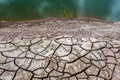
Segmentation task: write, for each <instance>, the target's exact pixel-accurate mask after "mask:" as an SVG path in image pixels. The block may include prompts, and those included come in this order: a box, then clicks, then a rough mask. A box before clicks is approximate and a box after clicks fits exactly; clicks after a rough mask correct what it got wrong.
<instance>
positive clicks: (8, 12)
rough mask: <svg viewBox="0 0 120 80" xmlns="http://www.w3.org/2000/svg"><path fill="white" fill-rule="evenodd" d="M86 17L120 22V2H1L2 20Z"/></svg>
mask: <svg viewBox="0 0 120 80" xmlns="http://www.w3.org/2000/svg"><path fill="white" fill-rule="evenodd" d="M84 16H85V17H86V16H87V17H94V18H99V19H103V20H108V21H119V20H120V0H0V19H1V20H31V19H40V18H46V17H60V18H71V17H84Z"/></svg>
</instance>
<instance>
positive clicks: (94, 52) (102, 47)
mask: <svg viewBox="0 0 120 80" xmlns="http://www.w3.org/2000/svg"><path fill="white" fill-rule="evenodd" d="M119 70H120V41H118V40H103V39H96V38H80V39H79V38H72V37H58V38H54V39H50V38H47V37H36V38H23V39H14V40H10V41H2V42H0V79H1V80H120V77H119V76H120V71H119Z"/></svg>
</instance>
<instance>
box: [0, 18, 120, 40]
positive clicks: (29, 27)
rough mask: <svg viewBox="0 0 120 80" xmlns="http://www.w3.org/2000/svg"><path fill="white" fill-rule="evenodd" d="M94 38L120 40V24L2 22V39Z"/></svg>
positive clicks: (90, 21) (58, 21)
mask: <svg viewBox="0 0 120 80" xmlns="http://www.w3.org/2000/svg"><path fill="white" fill-rule="evenodd" d="M46 35H48V36H49V37H55V36H61V35H69V36H72V37H80V38H81V37H94V38H99V37H101V38H109V39H111V38H114V39H120V23H119V22H117V23H111V22H105V21H101V20H96V19H93V20H87V19H83V20H82V19H69V20H68V19H56V18H54V19H52V18H51V19H43V20H32V21H16V22H13V21H1V22H0V38H1V39H3V40H4V39H10V38H21V37H26V36H27V37H29V36H46Z"/></svg>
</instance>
